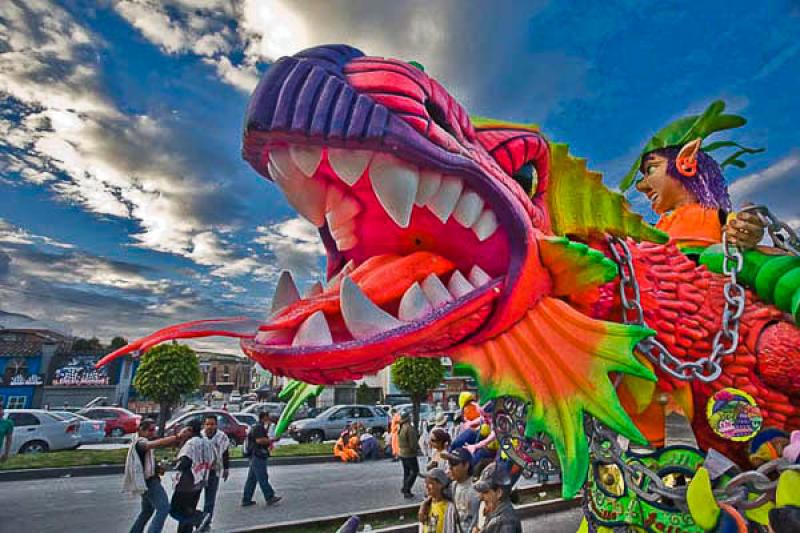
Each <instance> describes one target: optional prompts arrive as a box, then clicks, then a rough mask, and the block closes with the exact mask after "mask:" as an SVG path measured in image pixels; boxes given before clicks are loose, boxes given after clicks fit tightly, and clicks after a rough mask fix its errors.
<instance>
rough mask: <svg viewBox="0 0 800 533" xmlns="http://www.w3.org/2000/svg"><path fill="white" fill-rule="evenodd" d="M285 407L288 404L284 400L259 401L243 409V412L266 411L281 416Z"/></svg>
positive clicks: (256, 413)
mask: <svg viewBox="0 0 800 533" xmlns="http://www.w3.org/2000/svg"><path fill="white" fill-rule="evenodd" d="M285 407H286V404H285V403H283V402H258V403H254V404H253V405H250V406H248V407H246V408H244V409H242V410H241V412H242V413H253V414H254V415H258V413H262V412H264V411H266V412H268V413H269V414H270V416H275V417H278V416H281V413H282V412H283V409H284V408H285Z"/></svg>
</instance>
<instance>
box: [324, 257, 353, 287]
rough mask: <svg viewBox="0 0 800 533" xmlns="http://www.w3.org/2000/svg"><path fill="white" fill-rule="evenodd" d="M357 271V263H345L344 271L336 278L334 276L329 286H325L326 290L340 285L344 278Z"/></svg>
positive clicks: (351, 261) (329, 281)
mask: <svg viewBox="0 0 800 533" xmlns="http://www.w3.org/2000/svg"><path fill="white" fill-rule="evenodd" d="M355 269H356V262H355V261H354V260H352V259H351V260H350V261H348V262H347V263H345V265H344V266H343V267H342V269H341V270H340V271H339V272H338V273H337V274H336V275H335V276H333V277H332V278H331V279H330V280H328V284H327V285H326V286H325V288H326V289H330V288H331V287H333V286H334V285H336V284H337V283H339V280H340V279H342V277H343V276H346V275H348V274H349V273H350V272H352V271H353V270H355Z"/></svg>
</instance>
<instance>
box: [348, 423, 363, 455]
mask: <svg viewBox="0 0 800 533" xmlns="http://www.w3.org/2000/svg"><path fill="white" fill-rule="evenodd" d="M347 447H348V448H349V449H350V450H352V451H353V453H355V456H356V459H355V460H356V461H360V460H361V438H360V437H359V433H358V430H356V431H353V432H352V433H350V438H349V439H348V440H347Z"/></svg>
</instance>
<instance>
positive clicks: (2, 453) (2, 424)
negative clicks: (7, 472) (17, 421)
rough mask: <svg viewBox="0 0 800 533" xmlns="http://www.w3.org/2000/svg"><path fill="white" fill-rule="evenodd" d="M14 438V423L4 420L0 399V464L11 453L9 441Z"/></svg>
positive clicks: (8, 419)
mask: <svg viewBox="0 0 800 533" xmlns="http://www.w3.org/2000/svg"><path fill="white" fill-rule="evenodd" d="M13 436H14V421H13V420H11V419H10V418H5V413H4V411H3V400H2V399H0V463H2V462H4V461H6V460H7V459H8V455H9V454H10V453H11V439H12V438H13Z"/></svg>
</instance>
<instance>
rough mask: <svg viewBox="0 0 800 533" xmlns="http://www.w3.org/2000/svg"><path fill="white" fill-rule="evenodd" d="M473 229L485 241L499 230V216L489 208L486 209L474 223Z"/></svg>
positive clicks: (480, 239) (479, 238)
mask: <svg viewBox="0 0 800 533" xmlns="http://www.w3.org/2000/svg"><path fill="white" fill-rule="evenodd" d="M472 231H474V232H475V235H476V236H477V237H478V240H479V241H485V240H486V239H488V238H489V237H491V236H492V235H493V234H494V232H495V231H497V217H496V216H495V215H494V211H492V210H491V209H487V210H486V211H484V212H483V213H482V214H481V216H480V218H479V219H478V221H477V222H475V224H473V225H472Z"/></svg>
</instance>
